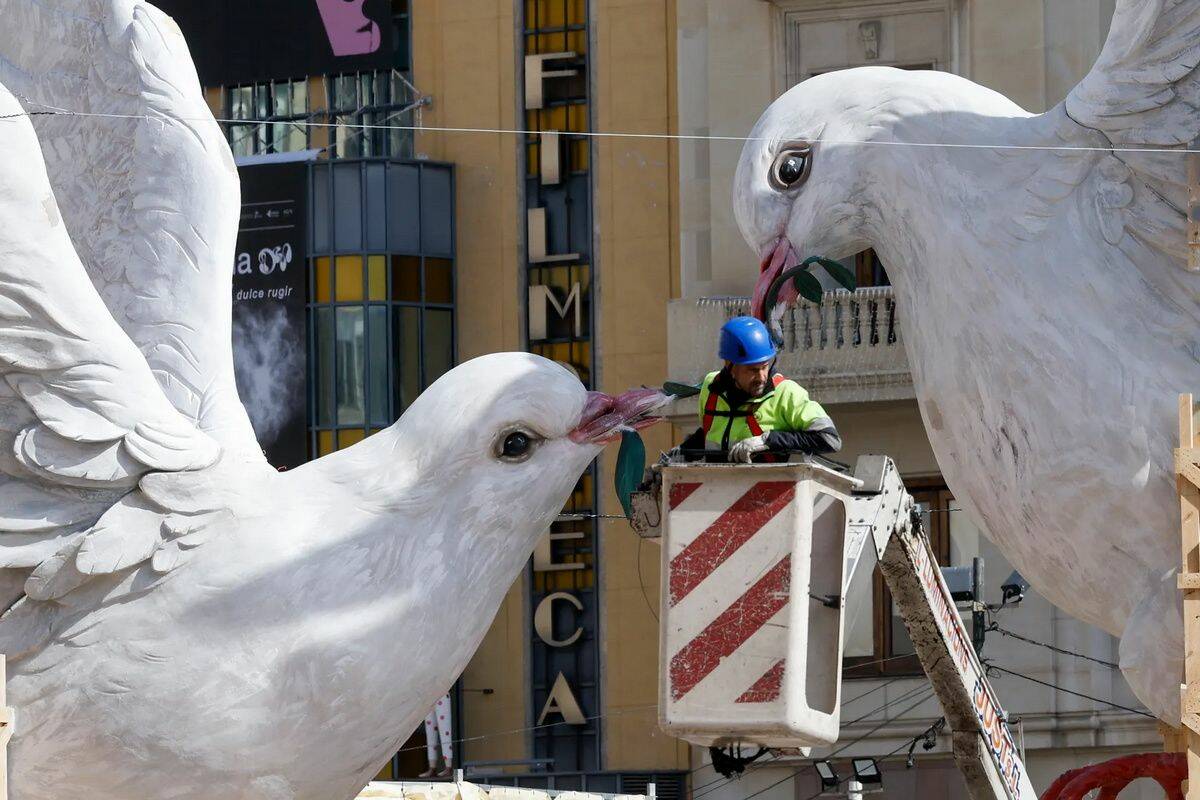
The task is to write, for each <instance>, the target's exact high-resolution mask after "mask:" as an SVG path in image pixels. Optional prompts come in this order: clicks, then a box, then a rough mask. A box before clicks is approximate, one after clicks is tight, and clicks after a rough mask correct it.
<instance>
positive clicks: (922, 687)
mask: <svg viewBox="0 0 1200 800" xmlns="http://www.w3.org/2000/svg"><path fill="white" fill-rule="evenodd" d="M922 691H923V692H925V694H924V696H923V697H922V698H921V699H920V700H918V701H917V703H916V704H915V705H912V706H909V707H908V708H906V709H904V711H901V712H900V714H898V715H897V716H896V717H892V718H889V719H885V720H884V721H883V722H881V723H880V724H879V725H877V726H875V727H874V728H872V729H871V730H869V731H867V732H866V733H864V734H863V735H862V736H860V737H859V738H857V739H853V740H851V741H849V742H847V743H846V744H845V745H844V746H843V747H841V748H840V749H838V750H836V751H834V752H833V753H831V754H830V755H829V756H827V757H828V758H832V757H833V756H835V755H837V754H838V753H840V752H842V751H843V750H845V749H846V748H847V747H850V746H852V745H855V744H857V743H859V742H861V741H862V740H863V739H865V738H867V737H868V736H870V735H871V734H873V733H875V732H876V731H878V730H879V729H880V728H882V727H884V726H885V725H887V724H889V723H891V722H896V721H897V720H898V719H899V717H900V716H901V715H903V714H904V713H905V712H907V711H910V710H912V709H913V708H915V707H916V706H917V705H920V704H921V703H924V702H925V701H926V700H928V699H929V698H930V697H932V696H933V689H932V688H931V687H930V686H929V684H928V683H919V684H917V685H916V686H915V687H913V688H912V689H909V690H908V691H907V692H904V693H903V694H901V695H900V696H899V697H894V698H892V699H891V700H888V701H887V702H885V703H883V704H882V705H879V706H876V707H875V708H873V709H871V710H870V711H868V712H867V713H865V714H863V715H861V716H859V717H856V718H854V719H852V720H850V721H849V722H846V723H843V725H854V724H856V723H859V722H862V721H863V720H865V719H867V718H868V717H871V716H874V715H875V714H878V713H879V712H881V711H883V710H885V709H887V708H888V707H889V706H893V705H896V704H898V703H903V702H904V701H906V700H908V699H910V698H911V697H912V696H913V695H914V694H917V693H918V692H922ZM751 771H752V769H747V770H746V772H751ZM733 780H737V778H727V779H726V778H723V779H721V780H719V781H712V782H710V783H706V784H704V785H703V786H698V787H696V788H695V789H693V790H692V800H699V798H701V797H703V796H704V795H706V794H711V793H712V792H715V791H717V789H720V788H722V786H724V784H725V783H728V782H729V781H733ZM780 782H781V783H782V781H780ZM715 783H721V784H722V786H714V788H712V789H709V790H708V791H707V792H700V789H703V788H706V787H709V786H713V785H714V784H715ZM768 788H770V787H768ZM743 800H748V799H747V798H743Z"/></svg>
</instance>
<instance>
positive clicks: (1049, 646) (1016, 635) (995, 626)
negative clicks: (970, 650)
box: [984, 622, 1121, 669]
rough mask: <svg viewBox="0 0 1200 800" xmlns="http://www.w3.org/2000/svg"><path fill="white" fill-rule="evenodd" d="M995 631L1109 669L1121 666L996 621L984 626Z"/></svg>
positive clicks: (988, 631) (986, 629) (989, 630)
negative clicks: (1032, 636)
mask: <svg viewBox="0 0 1200 800" xmlns="http://www.w3.org/2000/svg"><path fill="white" fill-rule="evenodd" d="M993 631H995V632H996V633H999V634H1000V635H1001V636H1007V637H1009V638H1010V639H1018V640H1020V641H1022V642H1027V643H1029V644H1034V645H1037V646H1038V647H1044V648H1046V649H1047V650H1053V651H1054V652H1055V653H1061V654H1062V655H1064V656H1072V657H1073V658H1082V659H1083V660H1084V661H1091V662H1092V663H1094V664H1099V665H1100V666H1102V667H1108V668H1109V669H1120V668H1121V665H1120V664H1114V663H1112V662H1111V661H1105V660H1103V659H1100V658H1094V657H1092V656H1088V655H1084V654H1083V653H1076V652H1075V651H1074V650H1064V649H1063V648H1061V647H1057V646H1055V645H1052V644H1047V643H1046V642H1039V641H1037V640H1036V639H1029V638H1027V637H1025V636H1022V635H1021V634H1019V633H1016V632H1014V631H1010V630H1008V629H1006V628H1001V627H1000V626H999V625H998V624H997V623H995V622H992V623H990V624H989V625H988V626H987V627H986V628H984V632H985V633H991V632H993Z"/></svg>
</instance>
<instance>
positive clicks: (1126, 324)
mask: <svg viewBox="0 0 1200 800" xmlns="http://www.w3.org/2000/svg"><path fill="white" fill-rule="evenodd" d="M1197 63H1200V1H1198V0H1120V2H1118V4H1117V7H1116V13H1115V15H1114V17H1113V21H1112V28H1111V32H1110V34H1109V37H1108V41H1107V43H1106V44H1105V46H1104V49H1103V51H1102V53H1101V55H1100V57H1099V59H1098V60H1097V62H1096V64H1095V65H1094V66H1093V68H1092V70H1091V72H1090V73H1089V74H1088V75H1087V77H1086V78H1084V80H1083V82H1082V83H1080V84H1079V85H1078V86H1076V87H1075V89H1074V90H1073V91H1072V92H1071V93H1070V95H1069V96H1068V97H1067V99H1066V100H1065V101H1064V102H1062V103H1060V104H1059V105H1057V106H1056V107H1054V108H1053V109H1051V110H1050V111H1048V112H1046V113H1044V114H1037V115H1035V114H1030V113H1028V112H1026V111H1024V110H1023V109H1021V108H1019V107H1018V106H1017V105H1015V104H1014V103H1012V102H1011V101H1010V100H1008V99H1007V98H1005V97H1003V96H1001V95H999V94H997V93H996V92H993V91H990V90H988V89H985V88H983V87H982V86H978V85H976V84H974V83H971V82H970V81H967V80H964V79H962V78H959V77H955V76H954V75H949V74H946V73H941V72H906V71H901V70H896V69H889V68H861V69H854V70H848V71H844V72H835V73H830V74H825V75H820V76H817V77H814V78H811V79H809V80H807V81H804V82H803V83H801V84H799V85H798V86H796V87H794V88H793V89H791V90H790V91H788V92H787V93H786V94H784V95H783V96H781V97H780V98H779V99H778V100H776V101H775V102H774V103H773V104H772V105H771V106H770V107H769V108H768V109H767V111H766V112H765V113H764V114H763V115H762V117H761V118H760V119H759V121H758V123H757V125H756V126H755V127H754V130H753V132H752V133H751V138H750V140H749V141H747V142H746V144H745V146H744V149H743V151H742V156H741V161H740V163H739V164H738V170H737V175H736V178H735V184H734V190H733V202H734V209H735V212H736V216H737V221H738V224H739V226H740V228H741V231H742V233H743V235H744V236H745V238H746V241H747V242H748V243H749V244H750V245H751V247H752V248H754V250H755V252H756V253H757V254H758V255H759V256H760V257H761V259H762V272H761V275H760V276H759V279H758V283H757V285H756V289H755V297H754V301H755V302H754V305H755V307H756V313H762V312H763V309H762V305H763V302H764V297H765V294H766V290H767V287H768V285H769V284H771V283H772V281H773V280H774V279H775V278H776V277H777V276H778V275H780V274H781V272H782V271H783V270H784V269H786V268H787V267H789V266H791V265H794V264H796V263H797V254H800V255H808V254H813V253H821V254H825V255H829V256H832V257H834V258H840V257H845V256H848V255H851V254H853V253H855V252H856V251H859V250H863V249H865V248H867V247H873V248H875V249H876V251H878V253H879V254H880V256H881V258H882V260H883V262H884V263H885V264H886V265H887V270H888V275H889V276H890V278H891V280H892V283H893V284H894V286H895V291H896V296H897V304H898V307H899V309H900V312H901V313H902V314H903V318H904V321H905V326H904V336H903V339H904V345H905V347H906V350H907V353H908V357H909V362H910V364H911V368H912V376H913V382H914V384H915V387H916V393H917V397H918V400H919V402H920V408H921V413H922V417H923V419H924V421H925V425H926V428H927V430H928V433H929V438H930V442H931V443H932V445H933V450H934V453H935V455H936V456H937V459H938V463H939V464H940V466H941V469H942V472H943V474H944V475H945V478H946V481H947V483H948V484H949V486H950V488H951V489H952V490H953V491H954V493H955V496H956V497H957V498H959V500H961V501H962V503H963V505H964V506H965V507H966V508H967V509H968V511H969V513H970V514H971V515H972V517H973V518H974V519H975V520H976V521H978V522H979V523H980V524H981V525H982V526H983V527H984V529H985V530H986V532H987V534H988V535H989V536H990V537H991V539H992V540H993V541H994V542H995V543H996V544H997V545H998V546H999V547H1000V549H1001V550H1002V551H1003V552H1004V553H1005V555H1006V556H1007V557H1008V559H1009V560H1010V561H1012V563H1013V564H1014V565H1016V566H1017V568H1018V569H1020V570H1021V572H1022V574H1023V575H1025V576H1026V577H1027V578H1028V579H1029V580H1030V581H1031V583H1032V584H1033V586H1034V587H1035V588H1036V589H1037V590H1038V591H1039V592H1041V593H1042V594H1043V595H1045V596H1046V597H1047V598H1049V599H1050V601H1051V602H1053V603H1055V604H1056V605H1058V606H1060V607H1062V608H1063V609H1065V610H1067V611H1068V612H1070V613H1071V614H1074V615H1075V616H1077V617H1079V618H1080V619H1083V620H1085V621H1087V622H1090V623H1092V624H1094V625H1097V626H1099V627H1101V628H1103V629H1104V630H1106V631H1108V632H1110V633H1112V634H1114V635H1117V636H1120V637H1121V642H1120V663H1121V668H1122V670H1123V671H1124V673H1125V675H1126V677H1127V678H1128V680H1129V682H1130V684H1131V686H1132V687H1133V689H1134V691H1135V693H1136V694H1137V696H1138V697H1139V698H1140V699H1141V700H1142V701H1143V702H1145V703H1146V704H1147V705H1148V706H1149V707H1150V708H1151V709H1152V710H1153V711H1154V713H1155V714H1157V715H1158V716H1160V717H1161V718H1162V719H1164V720H1168V721H1171V722H1174V723H1175V724H1178V721H1179V684H1180V680H1181V678H1182V653H1183V649H1182V624H1181V616H1180V614H1179V611H1178V606H1177V603H1178V591H1177V589H1176V586H1175V575H1174V570H1175V568H1176V567H1177V565H1178V564H1179V559H1180V557H1179V543H1178V536H1179V534H1178V525H1179V520H1178V515H1179V507H1178V503H1177V501H1176V499H1175V494H1174V489H1173V478H1172V475H1173V472H1172V463H1171V452H1172V448H1173V447H1174V446H1175V443H1176V435H1177V434H1176V398H1177V393H1178V392H1180V391H1191V390H1194V389H1196V388H1197V387H1200V361H1198V356H1200V325H1198V323H1200V313H1198V312H1200V307H1198V301H1200V275H1198V274H1196V273H1193V272H1189V271H1188V270H1187V268H1186V264H1187V245H1186V236H1185V231H1184V228H1185V215H1186V210H1187V192H1186V188H1185V183H1186V175H1187V171H1186V163H1185V156H1184V154H1182V153H1180V152H1178V148H1180V147H1183V146H1186V145H1187V144H1188V143H1190V142H1191V141H1192V140H1193V139H1195V138H1196V137H1197V135H1200V70H1197ZM909 145H910V146H909ZM981 146H982V147H981ZM1113 148H1118V149H1119V152H1114V149H1113ZM1137 148H1150V149H1157V150H1162V149H1166V150H1171V149H1175V151H1174V152H1157V153H1141V152H1131V151H1132V150H1135V149H1137ZM794 298H795V291H794V290H791V291H790V297H787V296H785V297H784V302H785V303H786V302H791V301H792V300H794ZM766 312H767V314H768V315H770V314H771V313H778V308H776V309H767V310H766Z"/></svg>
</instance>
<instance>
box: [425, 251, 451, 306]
mask: <svg viewBox="0 0 1200 800" xmlns="http://www.w3.org/2000/svg"><path fill="white" fill-rule="evenodd" d="M425 302H426V303H453V302H454V286H453V276H452V270H451V263H450V260H449V259H446V258H427V259H425Z"/></svg>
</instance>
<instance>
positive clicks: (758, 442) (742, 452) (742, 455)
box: [729, 436, 767, 464]
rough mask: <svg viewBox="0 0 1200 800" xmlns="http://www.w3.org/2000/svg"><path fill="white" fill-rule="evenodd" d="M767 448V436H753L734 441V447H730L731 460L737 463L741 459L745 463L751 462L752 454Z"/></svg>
mask: <svg viewBox="0 0 1200 800" xmlns="http://www.w3.org/2000/svg"><path fill="white" fill-rule="evenodd" d="M766 449H767V439H766V437H765V436H751V437H750V438H749V439H742V440H741V441H738V442H734V443H733V447H731V448H729V460H730V461H733V462H735V463H736V462H739V461H740V462H741V463H743V464H749V463H750V456H752V455H754V454H755V453H761V452H762V451H764V450H766Z"/></svg>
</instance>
